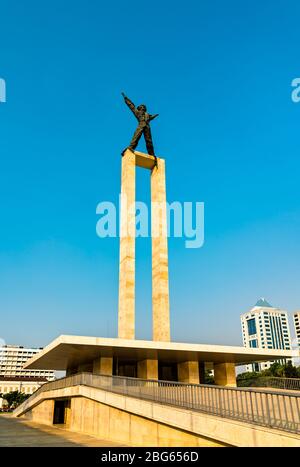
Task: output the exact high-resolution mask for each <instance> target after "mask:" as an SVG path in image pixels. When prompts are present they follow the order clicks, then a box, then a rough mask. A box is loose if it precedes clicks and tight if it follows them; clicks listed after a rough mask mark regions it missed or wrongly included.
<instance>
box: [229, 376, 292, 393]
mask: <svg viewBox="0 0 300 467" xmlns="http://www.w3.org/2000/svg"><path fill="white" fill-rule="evenodd" d="M237 383H238V386H239V387H258V388H274V389H287V390H290V391H300V378H278V377H275V376H258V377H257V378H241V379H238V381H237Z"/></svg>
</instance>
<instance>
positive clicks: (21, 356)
mask: <svg viewBox="0 0 300 467" xmlns="http://www.w3.org/2000/svg"><path fill="white" fill-rule="evenodd" d="M41 350H42V349H34V348H32V349H29V348H24V347H21V346H16V345H4V346H2V347H0V393H7V392H11V391H22V392H25V393H28V394H32V392H34V391H35V390H36V389H37V388H38V387H40V386H41V385H42V384H43V383H46V382H47V381H51V380H53V379H55V375H54V371H52V370H24V369H23V365H24V364H25V362H26V361H27V360H28V359H29V358H31V357H33V355H36V354H37V353H38V352H40V351H41Z"/></svg>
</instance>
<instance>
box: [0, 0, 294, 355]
mask: <svg viewBox="0 0 300 467" xmlns="http://www.w3.org/2000/svg"><path fill="white" fill-rule="evenodd" d="M0 14H1V30H0V44H1V53H0V77H2V78H4V79H5V80H6V82H7V103H6V104H0V135H1V168H0V199H1V208H0V209H1V211H0V212H1V229H0V313H1V325H0V337H2V338H4V339H5V340H6V342H7V343H17V344H23V345H35V346H40V345H46V344H47V343H48V342H49V341H50V340H52V339H53V338H55V337H56V336H57V335H59V334H62V333H64V334H80V335H98V336H116V333H117V301H118V296H117V295H118V239H106V240H104V239H99V238H98V237H97V236H96V233H95V225H96V221H97V216H96V213H95V209H96V205H97V204H98V202H100V201H102V200H109V201H116V200H117V197H118V193H119V187H120V151H121V150H122V149H123V148H124V146H126V144H128V142H129V139H130V137H131V134H132V132H133V130H134V128H135V121H134V118H133V116H132V115H131V114H130V113H129V111H128V109H126V108H125V106H124V104H123V101H122V98H121V96H120V92H121V91H125V92H126V93H127V94H128V96H129V97H131V98H132V99H133V101H134V102H136V103H141V102H145V103H146V104H148V108H149V111H150V112H151V113H156V112H158V113H159V114H160V116H159V118H158V119H157V120H155V122H153V125H152V126H153V134H154V140H155V145H156V149H157V153H158V155H160V156H162V157H165V159H166V164H167V196H168V200H169V201H170V202H171V201H174V200H179V201H204V202H205V209H206V212H205V214H206V216H205V221H206V226H205V245H204V247H203V248H201V249H198V250H187V249H185V248H184V242H183V240H181V239H173V240H170V242H169V264H170V292H171V319H172V338H173V340H179V341H191V342H203V343H220V344H221V343H224V344H240V343H241V342H242V341H241V332H240V321H239V315H240V313H242V312H244V311H246V310H248V309H249V308H250V307H251V306H252V305H254V303H255V302H256V300H257V298H258V297H259V296H265V297H266V299H267V300H268V301H269V302H270V303H271V304H273V305H275V306H278V307H282V308H284V309H287V310H289V311H290V312H291V311H293V310H294V309H296V308H300V294H299V277H300V246H299V238H300V194H299V170H300V139H299V120H300V103H299V104H295V103H293V102H292V100H291V91H292V88H291V81H292V79H294V78H296V77H300V62H299V43H300V29H299V18H300V5H299V2H298V1H296V0H295V1H287V0H284V1H283V0H277V1H276V2H274V1H272V0H263V1H261V0H260V1H258V0H254V1H252V2H242V1H237V0H236V1H233V0H228V1H226V2H225V1H221V0H217V1H214V2H211V1H209V0H205V1H203V0H201V1H199V0H197V1H196V0H194V1H190V0H187V1H186V2H177V1H175V2H174V0H173V1H170V0H165V1H157V0H153V1H151V2H142V1H136V0H130V1H129V2H124V1H111V2H102V1H100V0H99V1H96V0H89V1H88V2H87V1H83V0H72V1H71V0H65V1H61V0H51V2H50V1H48V0H45V1H43V2H41V1H37V0H29V1H27V2H21V1H16V0H2V2H1V11H0ZM141 148H142V149H143V146H141ZM138 175H139V177H138V189H137V191H138V196H139V198H140V199H141V200H147V199H149V184H148V178H147V177H146V175H147V174H144V172H142V171H140V172H139V173H138ZM150 267H151V266H150V240H149V239H139V240H138V242H137V337H138V338H150V337H151V269H150ZM291 324H292V323H291Z"/></svg>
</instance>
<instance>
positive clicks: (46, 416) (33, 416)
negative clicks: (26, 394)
mask: <svg viewBox="0 0 300 467" xmlns="http://www.w3.org/2000/svg"><path fill="white" fill-rule="evenodd" d="M53 413H54V400H53V399H52V400H44V401H42V402H41V403H40V404H38V405H36V406H35V407H34V408H33V409H32V410H29V411H28V412H25V414H24V415H23V417H24V418H26V419H27V420H32V421H33V422H37V423H42V424H44V425H52V424H53Z"/></svg>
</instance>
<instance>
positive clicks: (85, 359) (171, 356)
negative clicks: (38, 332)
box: [24, 335, 298, 386]
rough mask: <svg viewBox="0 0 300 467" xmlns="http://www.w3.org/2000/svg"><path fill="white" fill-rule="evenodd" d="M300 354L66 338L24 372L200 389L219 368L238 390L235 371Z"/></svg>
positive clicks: (219, 377) (219, 376)
mask: <svg viewBox="0 0 300 467" xmlns="http://www.w3.org/2000/svg"><path fill="white" fill-rule="evenodd" d="M297 356H298V351H295V350H294V351H293V350H274V349H268V350H264V349H250V348H245V347H234V346H222V345H206V344H189V343H180V342H159V341H145V340H137V339H119V338H103V337H89V336H68V335H61V336H59V337H58V338H57V339H55V340H54V341H53V342H51V343H50V344H49V345H48V346H47V347H45V348H44V349H43V350H42V351H41V352H39V353H38V354H37V355H35V356H34V357H33V358H31V359H30V360H28V362H26V364H25V366H24V368H30V369H35V368H36V369H53V370H58V371H59V370H65V371H66V372H67V375H72V374H76V373H78V372H82V371H88V372H92V373H94V374H103V375H117V376H129V377H137V378H142V379H155V380H157V379H160V380H166V381H180V382H186V383H195V384H199V383H201V382H204V369H205V368H206V369H207V368H210V369H212V368H213V369H214V375H215V384H218V385H220V386H235V385H236V379H235V366H237V365H246V364H249V363H253V362H262V361H270V360H277V359H290V358H292V357H297Z"/></svg>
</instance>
